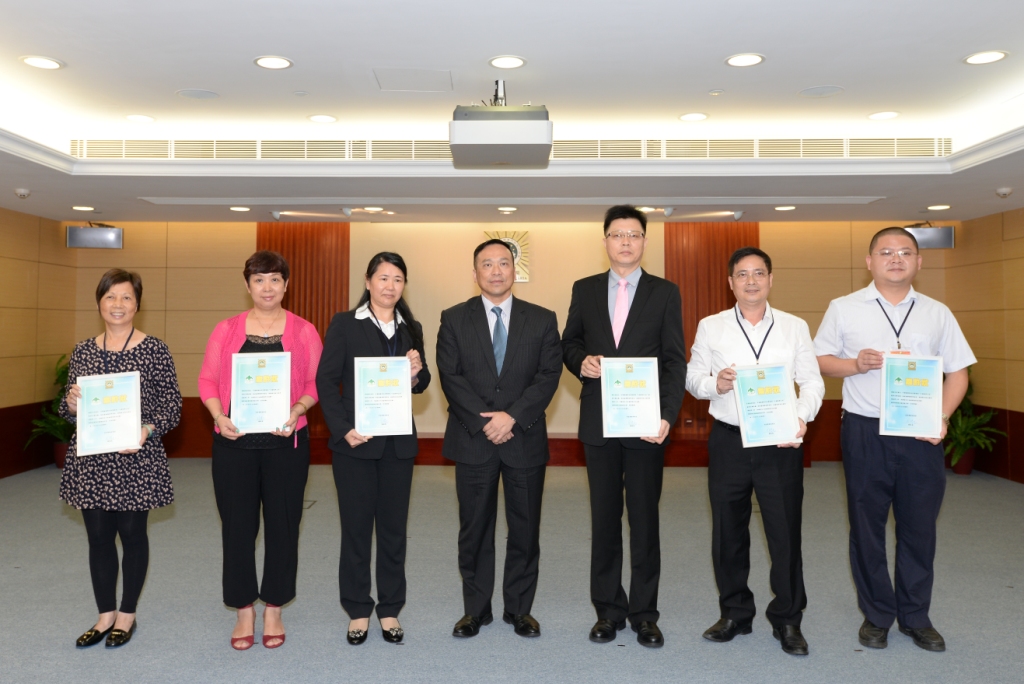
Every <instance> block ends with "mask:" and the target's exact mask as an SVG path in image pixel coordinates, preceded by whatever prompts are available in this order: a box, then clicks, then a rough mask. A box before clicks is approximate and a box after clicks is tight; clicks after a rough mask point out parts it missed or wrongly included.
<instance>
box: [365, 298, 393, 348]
mask: <svg viewBox="0 0 1024 684" xmlns="http://www.w3.org/2000/svg"><path fill="white" fill-rule="evenodd" d="M366 308H367V309H368V310H369V311H370V315H371V316H373V322H374V323H376V324H377V328H378V329H379V330H380V331H381V333H383V335H384V338H385V339H386V340H387V342H385V343H384V344H386V345H387V348H388V356H398V312H397V311H395V313H394V316H395V318H394V319H393V321H394V323H395V334H394V335H392V336H391V337H388V334H387V333H386V332H384V326H382V325H381V324H380V321H379V320H378V319H377V314H375V313H373V307H372V306H367V307H366Z"/></svg>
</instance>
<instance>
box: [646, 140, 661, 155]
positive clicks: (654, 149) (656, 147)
mask: <svg viewBox="0 0 1024 684" xmlns="http://www.w3.org/2000/svg"><path fill="white" fill-rule="evenodd" d="M662 142H663V141H661V140H644V158H646V159H661V158H662V157H664V156H665V151H664V150H663V149H662V148H663V145H662Z"/></svg>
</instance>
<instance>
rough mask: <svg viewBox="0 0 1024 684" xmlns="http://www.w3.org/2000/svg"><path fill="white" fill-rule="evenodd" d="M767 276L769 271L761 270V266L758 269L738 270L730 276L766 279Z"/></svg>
mask: <svg viewBox="0 0 1024 684" xmlns="http://www.w3.org/2000/svg"><path fill="white" fill-rule="evenodd" d="M767 277H768V271H764V270H761V269H760V268H759V269H757V270H756V271H736V272H735V273H733V274H732V275H731V276H730V278H732V279H733V280H749V279H750V278H753V279H754V280H764V279H765V278H767Z"/></svg>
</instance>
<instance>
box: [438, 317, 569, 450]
mask: <svg viewBox="0 0 1024 684" xmlns="http://www.w3.org/2000/svg"><path fill="white" fill-rule="evenodd" d="M561 357H562V352H561V346H560V344H559V340H558V320H557V317H556V316H555V312H554V311H550V310H548V309H545V308H543V307H540V306H537V305H535V304H530V303H529V302H525V301H523V300H522V299H519V298H518V297H513V299H512V313H511V316H510V319H509V329H508V343H507V346H506V348H505V359H504V361H503V363H502V368H501V375H499V374H498V371H497V364H495V362H494V351H493V347H492V346H491V333H490V329H489V327H488V325H487V312H486V311H485V310H484V306H483V302H482V301H481V298H480V297H473V298H472V299H470V300H469V301H467V302H463V303H462V304H457V305H456V306H453V307H452V308H450V309H446V310H445V311H443V312H441V328H440V330H438V333H437V356H436V360H437V372H438V377H439V378H440V380H441V389H442V390H444V395H445V398H447V399H448V425H447V427H446V429H445V433H444V447H443V450H442V453H443V454H444V456H445V458H449V459H451V460H453V461H457V462H460V463H470V464H480V463H485V462H486V461H488V460H489V459H491V458H500V459H501V461H502V462H503V463H505V464H507V465H510V466H512V467H514V468H529V467H532V466H537V465H541V464H542V463H547V461H548V457H549V454H548V431H547V423H546V422H545V419H544V410H545V409H546V408H547V406H548V404H549V403H550V402H551V398H552V397H553V396H554V394H555V390H556V389H557V388H558V380H559V378H560V377H561V374H562V359H561ZM490 411H505V412H506V413H508V414H509V415H510V416H512V417H513V418H515V420H516V423H515V425H514V426H513V428H512V433H513V437H512V439H510V440H509V441H507V442H505V443H504V444H501V445H496V444H493V443H492V442H491V441H490V440H488V439H487V437H486V435H484V432H483V427H484V425H486V424H487V422H488V421H489V420H490V418H484V417H483V416H481V415H480V414H481V413H486V412H490Z"/></svg>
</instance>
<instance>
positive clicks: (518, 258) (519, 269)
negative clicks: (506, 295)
mask: <svg viewBox="0 0 1024 684" xmlns="http://www.w3.org/2000/svg"><path fill="white" fill-rule="evenodd" d="M529 234H530V233H529V231H525V230H522V231H508V230H500V231H497V232H494V233H488V232H486V231H485V232H484V235H485V236H487V238H488V239H494V238H497V239H498V240H501V241H502V242H506V243H508V246H509V247H511V248H512V256H513V257H514V258H515V266H516V282H517V283H528V282H530V241H529V237H528V236H529Z"/></svg>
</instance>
